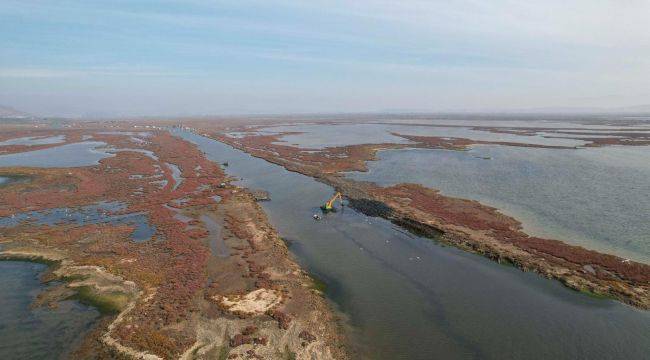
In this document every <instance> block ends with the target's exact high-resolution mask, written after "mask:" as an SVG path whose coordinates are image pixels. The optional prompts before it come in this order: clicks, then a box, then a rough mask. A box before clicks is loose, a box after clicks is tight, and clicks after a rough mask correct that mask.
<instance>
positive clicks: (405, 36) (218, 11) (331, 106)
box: [0, 0, 650, 116]
mask: <svg viewBox="0 0 650 360" xmlns="http://www.w3.org/2000/svg"><path fill="white" fill-rule="evenodd" d="M649 19H650V0H616V1H604V0H573V1H572V0H539V1H516V0H512V1H505V0H504V1H489V0H483V1H408V0H390V1H371V0H360V1H352V0H350V1H319V0H304V1H303V0H300V1H269V0H260V1H245V0H234V1H207V0H206V1H201V0H195V1H161V0H151V1H119V0H110V1H93V0H80V1H29V0H19V1H10V0H0V104H2V105H9V106H13V107H16V108H19V109H21V110H25V111H28V112H32V113H36V114H39V115H65V116H76V115H111V116H113V115H158V114H170V115H172V114H175V115H178V114H224V113H260V112H267V113H285V112H323V111H325V112H351V111H381V110H415V111H436V110H438V111H440V110H470V111H471V110H486V109H494V110H503V109H523V108H538V107H565V106H572V107H573V106H575V107H592V106H598V107H617V106H627V105H635V104H648V103H650V20H649Z"/></svg>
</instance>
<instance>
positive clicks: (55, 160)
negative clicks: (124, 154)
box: [0, 141, 114, 168]
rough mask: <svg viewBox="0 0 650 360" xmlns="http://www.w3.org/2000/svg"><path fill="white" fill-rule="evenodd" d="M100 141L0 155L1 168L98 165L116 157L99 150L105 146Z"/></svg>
mask: <svg viewBox="0 0 650 360" xmlns="http://www.w3.org/2000/svg"><path fill="white" fill-rule="evenodd" d="M105 145H106V143H104V142H100V141H84V142H79V143H72V144H66V145H61V146H55V147H51V148H48V149H42V150H35V151H26V152H20V153H15V154H8V155H0V167H9V166H25V167H44V168H52V167H78V166H90V165H97V164H98V163H99V160H101V159H104V158H107V157H111V156H114V155H112V154H109V153H107V152H104V151H101V150H98V149H97V148H99V147H102V146H105Z"/></svg>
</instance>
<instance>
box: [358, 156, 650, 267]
mask: <svg viewBox="0 0 650 360" xmlns="http://www.w3.org/2000/svg"><path fill="white" fill-rule="evenodd" d="M486 159H489V160H486ZM368 167H369V169H370V171H369V172H367V173H351V174H349V176H350V177H351V178H354V179H357V180H366V181H373V182H376V183H378V184H380V185H393V184H397V183H402V182H415V183H420V184H422V185H425V186H428V187H432V188H436V189H440V190H441V191H442V193H443V194H447V195H450V196H455V197H461V198H468V199H474V200H478V201H481V202H483V203H485V204H488V205H491V206H494V207H497V208H499V209H504V210H505V212H506V213H508V214H510V215H512V216H514V217H515V218H517V219H519V220H522V221H523V223H524V227H525V230H526V231H528V232H531V233H533V234H534V235H538V236H545V237H551V238H558V239H561V240H565V241H567V242H570V243H573V244H578V245H582V246H585V247H588V248H593V249H596V250H601V251H605V252H610V253H616V254H619V255H621V256H624V257H628V258H633V259H635V260H638V261H645V262H650V237H649V236H650V235H649V234H650V222H649V221H648V214H650V181H648V179H650V147H640V146H639V147H618V146H617V147H603V148H588V149H579V150H558V149H534V148H513V147H506V146H477V147H475V148H474V149H472V150H471V151H467V152H459V151H448V150H418V149H410V150H397V151H390V150H387V151H382V152H380V153H379V161H374V162H369V163H368Z"/></svg>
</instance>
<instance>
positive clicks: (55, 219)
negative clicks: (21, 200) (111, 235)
mask: <svg viewBox="0 0 650 360" xmlns="http://www.w3.org/2000/svg"><path fill="white" fill-rule="evenodd" d="M125 208H126V206H125V205H124V204H122V203H120V202H115V201H114V202H99V203H97V204H93V205H86V206H80V207H78V208H72V209H71V208H54V209H48V210H43V211H30V212H24V213H17V214H14V215H13V216H5V217H0V229H1V228H9V227H15V226H18V225H19V224H21V223H23V222H25V221H29V222H31V223H33V224H35V225H48V226H55V225H61V224H64V225H68V224H74V225H79V226H83V225H88V224H111V225H121V224H126V225H131V226H133V227H135V229H134V230H133V232H132V233H131V238H132V239H133V241H135V242H142V241H146V240H150V239H151V237H152V236H153V235H154V234H155V233H156V227H155V226H154V225H150V224H149V217H148V216H147V214H145V213H128V214H114V213H115V212H120V211H123V210H124V209H125Z"/></svg>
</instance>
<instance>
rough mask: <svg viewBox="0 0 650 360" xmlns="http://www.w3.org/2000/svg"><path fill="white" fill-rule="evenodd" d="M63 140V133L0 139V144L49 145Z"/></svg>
mask: <svg viewBox="0 0 650 360" xmlns="http://www.w3.org/2000/svg"><path fill="white" fill-rule="evenodd" d="M64 141H65V135H56V136H46V137H37V136H30V137H22V138H16V139H9V140H5V141H0V146H8V145H28V146H32V145H50V144H59V143H62V142H64Z"/></svg>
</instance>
